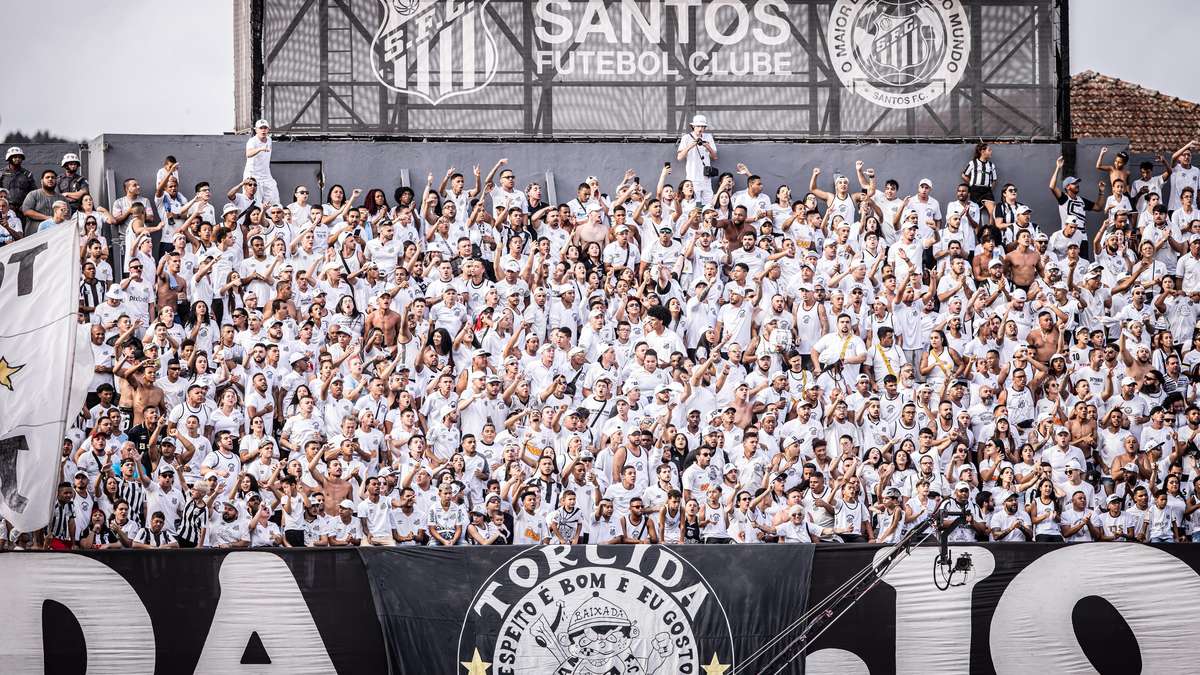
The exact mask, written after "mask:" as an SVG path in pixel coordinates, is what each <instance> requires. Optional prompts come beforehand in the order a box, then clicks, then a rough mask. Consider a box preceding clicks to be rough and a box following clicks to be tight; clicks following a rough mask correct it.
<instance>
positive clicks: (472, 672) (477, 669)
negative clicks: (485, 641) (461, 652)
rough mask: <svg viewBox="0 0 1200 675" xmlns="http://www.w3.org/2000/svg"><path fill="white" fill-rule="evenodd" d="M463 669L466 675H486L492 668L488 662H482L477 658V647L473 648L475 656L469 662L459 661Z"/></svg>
mask: <svg viewBox="0 0 1200 675" xmlns="http://www.w3.org/2000/svg"><path fill="white" fill-rule="evenodd" d="M459 663H461V664H462V665H463V668H466V669H467V675H487V671H488V668H491V667H492V664H491V662H490V661H484V660H483V659H481V658H479V647H476V648H475V655H474V656H472V657H471V660H470V661H459Z"/></svg>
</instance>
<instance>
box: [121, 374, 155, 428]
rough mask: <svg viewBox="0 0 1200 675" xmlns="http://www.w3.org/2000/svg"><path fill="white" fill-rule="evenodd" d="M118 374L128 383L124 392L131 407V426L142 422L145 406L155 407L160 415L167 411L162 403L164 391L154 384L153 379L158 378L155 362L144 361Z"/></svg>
mask: <svg viewBox="0 0 1200 675" xmlns="http://www.w3.org/2000/svg"><path fill="white" fill-rule="evenodd" d="M118 376H119V377H121V379H123V380H125V381H126V382H128V383H129V388H128V389H126V390H125V393H126V395H127V396H129V397H130V407H131V408H133V421H132V422H131V423H130V424H131V426H137V425H139V424H142V423H143V421H144V418H145V411H146V408H157V409H158V412H159V414H160V415H165V414H166V413H167V410H166V407H165V405H164V404H163V401H164V392H163V390H162V389H159V388H158V387H156V386H155V385H154V380H155V379H157V378H158V364H157V363H154V362H152V361H146V362H143V363H142V364H140V365H139V367H137V368H132V369H130V370H127V371H125V372H124V373H119V374H118Z"/></svg>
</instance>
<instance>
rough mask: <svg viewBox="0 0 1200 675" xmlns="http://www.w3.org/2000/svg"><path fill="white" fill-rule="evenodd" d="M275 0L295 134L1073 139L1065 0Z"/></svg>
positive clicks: (273, 27) (275, 53)
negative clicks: (1060, 64)
mask: <svg viewBox="0 0 1200 675" xmlns="http://www.w3.org/2000/svg"><path fill="white" fill-rule="evenodd" d="M261 1H262V2H263V3H264V4H265V9H264V13H263V19H262V22H263V25H262V34H263V50H262V51H263V52H264V54H265V57H263V61H262V62H261V73H262V80H261V85H262V87H263V91H262V94H263V96H262V101H263V105H264V106H265V107H264V108H263V111H262V112H263V113H264V115H263V116H265V117H267V118H269V119H271V120H273V121H276V124H277V127H276V130H277V131H280V132H283V133H293V134H294V133H350V134H353V133H370V134H379V133H398V134H402V135H404V136H407V137H430V136H436V137H442V138H454V139H462V138H496V137H504V138H507V139H519V138H534V137H537V138H551V139H552V138H588V139H591V138H596V137H608V138H622V139H635V138H662V137H664V136H667V137H673V136H675V135H676V134H677V133H679V132H681V131H683V130H684V129H685V128H686V121H687V120H688V119H691V117H692V115H694V114H696V113H702V114H706V115H708V116H709V119H710V120H712V122H713V129H714V131H716V132H717V133H718V134H719V136H718V138H720V139H724V140H731V139H739V138H740V139H753V138H767V139H772V140H778V139H780V138H809V139H817V138H827V139H848V138H854V139H861V138H879V139H900V138H930V137H936V138H939V139H945V140H949V139H952V138H963V139H966V138H979V137H984V138H994V139H1003V138H1019V139H1022V140H1029V139H1055V138H1057V136H1058V123H1059V122H1058V121H1059V119H1060V114H1061V111H1060V110H1059V109H1058V103H1057V102H1058V101H1059V100H1060V98H1061V97H1060V96H1059V85H1060V79H1059V78H1058V77H1056V74H1055V71H1054V67H1055V65H1054V64H1055V63H1056V56H1057V53H1058V50H1059V48H1060V47H1061V42H1060V41H1061V39H1062V38H1063V37H1065V35H1066V23H1067V22H1066V19H1065V17H1062V16H1060V12H1061V4H1060V3H1058V2H1056V0H1028V1H1027V2H1021V3H1004V2H998V1H997V0H620V1H618V0H371V1H368V2H363V3H354V4H353V6H351V4H350V3H340V2H339V3H330V7H329V9H328V11H327V12H326V11H324V10H322V12H321V14H322V15H324V14H328V15H329V16H328V17H327V20H326V21H324V22H323V23H322V22H320V21H317V20H316V17H315V15H317V14H318V13H317V12H315V11H312V9H311V8H312V7H313V3H311V2H305V1H304V0H261ZM343 14H344V15H345V18H344V19H343V18H342V16H340V15H343ZM334 19H336V20H334ZM347 22H348V23H347ZM347 25H349V26H350V28H347ZM314 31H315V32H316V38H317V39H314V37H313V34H314ZM321 45H325V48H323V49H322V48H321ZM968 65H969V67H968ZM248 66H250V70H251V71H254V64H253V63H251V64H248ZM989 101H1003V104H1002V105H991V104H988V103H987V102H989ZM985 106H986V107H985ZM897 111H908V112H907V113H905V114H893V113H896V112H897ZM256 116H257V115H256ZM252 119H253V118H252ZM280 120H282V121H280Z"/></svg>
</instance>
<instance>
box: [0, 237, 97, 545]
mask: <svg viewBox="0 0 1200 675" xmlns="http://www.w3.org/2000/svg"><path fill="white" fill-rule="evenodd" d="M79 277H80V269H79V243H78V240H77V236H76V233H75V228H74V227H72V226H71V225H68V224H63V225H60V226H57V227H52V228H50V229H49V230H46V231H44V232H39V233H37V234H35V235H33V236H31V237H26V238H24V239H21V240H20V241H17V242H14V243H12V244H9V245H7V246H5V247H3V248H0V516H3V517H4V518H5V519H7V520H8V521H9V522H10V523H12V524H13V526H14V527H16V528H17V529H18V530H20V531H22V532H31V531H34V530H37V529H40V528H42V527H45V526H46V524H47V523H48V522H49V520H50V509H51V506H52V503H53V500H54V493H55V489H56V488H57V485H58V481H59V480H60V478H59V468H58V467H59V461H60V459H61V457H62V443H63V436H64V434H65V431H66V426H67V421H68V420H70V419H74V417H75V416H76V415H77V414H78V412H79V410H80V408H81V406H82V405H83V400H84V398H85V396H86V395H87V384H88V382H89V380H90V377H89V376H90V374H91V370H92V357H91V349H90V348H87V347H86V346H85V347H84V348H83V349H77V346H79V345H81V344H82V345H87V342H83V343H81V342H80V341H79V338H80V335H81V334H82V332H81V327H80V326H79ZM80 352H82V353H80ZM76 371H81V372H79V374H78V375H77V376H74V373H75V372H76Z"/></svg>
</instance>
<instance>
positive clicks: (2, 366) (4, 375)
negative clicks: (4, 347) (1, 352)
mask: <svg viewBox="0 0 1200 675" xmlns="http://www.w3.org/2000/svg"><path fill="white" fill-rule="evenodd" d="M24 367H25V365H24V364H21V365H19V366H10V365H9V364H8V361H7V360H5V358H4V357H2V356H0V387H4V388H5V389H8V390H9V391H12V390H13V386H12V376H13V375H16V374H17V372H18V371H20V370H21V369H22V368H24Z"/></svg>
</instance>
